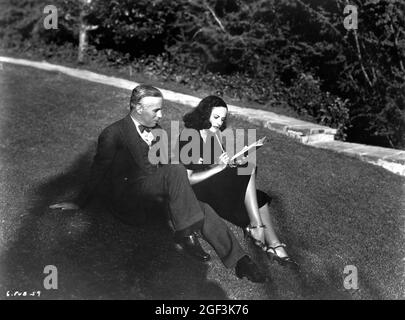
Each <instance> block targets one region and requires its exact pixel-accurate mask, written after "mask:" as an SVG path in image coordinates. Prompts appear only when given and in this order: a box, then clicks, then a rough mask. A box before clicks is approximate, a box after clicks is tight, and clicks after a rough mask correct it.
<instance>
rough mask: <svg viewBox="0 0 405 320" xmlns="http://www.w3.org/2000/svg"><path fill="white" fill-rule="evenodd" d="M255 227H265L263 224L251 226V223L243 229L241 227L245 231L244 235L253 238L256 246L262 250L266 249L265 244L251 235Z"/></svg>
mask: <svg viewBox="0 0 405 320" xmlns="http://www.w3.org/2000/svg"><path fill="white" fill-rule="evenodd" d="M257 228H266V226H265V225H263V224H262V225H259V226H252V225H251V224H249V225H248V226H247V227H246V228H245V229H243V231H244V233H245V237H247V236H249V237H250V238H251V239H252V240H253V243H254V244H255V245H256V246H258V247H259V248H260V249H262V250H263V251H266V250H267V247H266V244H265V243H264V242H263V241H261V240H259V239H256V238H255V237H254V236H253V229H257Z"/></svg>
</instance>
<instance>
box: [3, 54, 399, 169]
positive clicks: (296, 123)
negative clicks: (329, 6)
mask: <svg viewBox="0 0 405 320" xmlns="http://www.w3.org/2000/svg"><path fill="white" fill-rule="evenodd" d="M0 63H11V64H17V65H22V66H28V67H34V68H37V69H42V70H47V71H56V72H61V73H63V74H66V75H69V76H72V77H75V78H79V79H84V80H88V81H92V82H97V83H102V84H105V85H110V86H114V87H118V88H121V89H127V90H132V89H133V88H134V87H135V86H137V85H138V84H139V83H137V82H134V81H130V80H125V79H121V78H116V77H110V76H106V75H102V74H98V73H95V72H92V71H88V70H82V69H75V68H69V67H64V66H61V65H55V64H50V63H48V62H46V61H42V62H39V61H30V60H25V59H15V58H11V57H2V56H0ZM0 67H1V65H0ZM0 72H1V68H0ZM159 90H161V91H162V93H163V96H164V98H165V100H168V101H172V102H176V103H180V104H183V105H186V106H190V107H194V106H196V105H197V104H198V103H199V101H200V100H201V99H200V98H198V97H194V96H191V95H187V94H182V93H178V92H174V91H170V90H166V89H160V88H159ZM228 108H229V112H230V113H231V114H232V115H234V116H236V117H238V118H241V119H244V120H247V121H249V122H251V123H254V124H257V125H261V126H263V127H265V128H268V129H269V130H273V131H277V132H279V133H282V134H285V135H287V136H290V137H292V138H295V139H297V140H299V141H300V142H301V143H304V144H309V145H311V146H313V147H316V148H322V149H328V150H332V151H334V152H338V153H342V154H345V155H347V156H350V157H355V158H358V159H359V160H361V161H365V162H369V163H372V164H375V165H378V166H381V167H383V168H385V169H387V170H389V171H391V172H393V173H395V174H398V175H401V176H405V151H402V150H396V149H390V148H381V147H374V146H368V145H362V144H357V143H348V142H342V141H335V140H334V136H335V134H336V129H332V128H329V127H326V126H321V125H318V124H315V123H311V122H306V121H302V120H298V119H295V118H291V117H287V116H283V115H279V114H276V113H274V112H270V111H266V110H258V109H251V108H242V107H238V106H235V105H228Z"/></svg>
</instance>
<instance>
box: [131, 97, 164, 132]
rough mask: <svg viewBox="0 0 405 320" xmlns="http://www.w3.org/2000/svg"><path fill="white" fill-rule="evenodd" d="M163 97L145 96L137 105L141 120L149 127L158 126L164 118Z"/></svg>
mask: <svg viewBox="0 0 405 320" xmlns="http://www.w3.org/2000/svg"><path fill="white" fill-rule="evenodd" d="M162 105H163V99H162V98H160V97H144V98H142V99H141V101H139V104H138V105H137V112H138V115H139V120H140V122H141V123H142V124H143V125H144V126H147V127H154V126H156V125H157V124H158V123H159V121H160V119H161V118H162Z"/></svg>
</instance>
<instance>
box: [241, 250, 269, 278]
mask: <svg viewBox="0 0 405 320" xmlns="http://www.w3.org/2000/svg"><path fill="white" fill-rule="evenodd" d="M235 273H236V276H237V277H238V278H239V279H242V278H244V277H246V278H248V280H250V281H252V282H256V283H263V282H265V281H266V276H265V275H264V274H263V273H262V272H261V271H260V270H259V268H258V267H257V265H256V264H255V263H254V262H253V261H252V260H251V259H250V258H249V257H248V256H244V257H242V258H241V259H239V261H238V262H237V263H236V267H235Z"/></svg>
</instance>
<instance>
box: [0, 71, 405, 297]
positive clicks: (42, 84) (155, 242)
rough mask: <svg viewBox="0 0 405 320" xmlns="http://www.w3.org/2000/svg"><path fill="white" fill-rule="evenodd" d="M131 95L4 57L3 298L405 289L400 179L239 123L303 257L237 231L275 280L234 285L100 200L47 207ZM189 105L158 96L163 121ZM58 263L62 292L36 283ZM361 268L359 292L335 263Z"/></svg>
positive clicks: (284, 234)
mask: <svg viewBox="0 0 405 320" xmlns="http://www.w3.org/2000/svg"><path fill="white" fill-rule="evenodd" d="M129 97H130V92H129V91H126V90H120V89H116V88H113V87H108V86H104V85H99V84H93V83H90V82H86V81H82V80H77V79H72V78H69V77H67V76H64V75H61V74H58V73H49V72H43V71H38V70H35V69H31V68H22V67H16V66H11V65H6V64H4V65H3V70H1V71H0V124H1V127H0V130H1V142H0V148H1V149H0V150H1V153H0V161H1V162H0V164H1V166H0V170H1V171H0V172H1V173H0V174H1V181H0V188H1V189H0V191H1V194H2V197H1V202H0V206H1V212H0V223H1V225H0V227H1V229H0V241H1V242H0V245H1V247H0V250H1V251H0V259H1V260H0V263H1V265H0V271H1V272H0V285H1V287H0V290H1V292H0V297H1V298H5V295H6V294H5V293H6V291H7V290H41V294H42V296H41V297H42V298H51V299H53V298H63V299H71V298H79V299H89V298H96V299H113V298H121V299H159V298H160V299H227V298H230V299H336V298H343V299H351V298H354V299H372V298H374V299H387V298H393V299H403V297H404V263H403V258H404V256H405V255H404V237H403V235H404V207H405V206H404V196H405V193H404V192H405V190H404V182H405V179H404V178H402V177H399V176H396V175H394V174H392V173H390V172H388V171H386V170H384V169H382V168H380V167H376V166H373V165H370V164H366V163H362V162H360V161H358V160H356V159H351V158H348V157H345V156H342V155H337V154H335V153H333V152H329V151H326V150H318V149H315V148H312V147H309V146H304V145H301V144H299V143H297V142H296V141H294V140H292V139H289V138H287V137H285V136H282V135H279V134H277V133H274V132H270V131H268V130H264V129H262V128H259V127H257V126H255V125H252V124H249V123H247V122H244V121H240V120H238V119H234V118H231V119H230V121H229V124H230V126H232V127H234V128H256V129H257V130H258V132H257V136H258V137H260V136H262V135H267V136H268V138H269V142H268V144H267V145H266V146H264V147H263V148H261V149H260V150H259V151H258V154H257V155H258V164H259V175H258V176H259V179H258V185H259V187H260V188H261V189H262V190H264V191H266V192H268V193H269V194H270V195H271V196H272V198H273V202H272V206H271V209H272V212H273V214H274V220H275V223H276V227H277V230H278V232H279V235H280V238H281V239H282V240H283V241H284V242H286V243H287V245H288V247H289V252H290V253H291V254H292V255H293V256H294V257H295V258H296V260H297V261H298V262H299V263H300V264H301V272H300V273H294V272H292V271H290V270H286V269H284V268H282V267H280V266H279V265H277V264H275V263H272V262H270V261H268V260H267V258H266V257H265V256H264V254H263V253H262V252H259V251H258V250H256V249H255V248H254V247H252V245H251V244H250V243H249V242H247V241H245V240H244V239H243V236H242V232H241V230H239V229H237V228H235V227H232V229H233V231H234V232H235V233H236V235H237V237H238V239H240V240H241V242H242V244H243V246H244V247H245V248H246V250H247V251H248V252H249V254H251V255H252V257H253V258H254V259H255V261H256V262H258V263H259V265H260V267H261V268H262V270H264V271H265V272H267V273H268V274H269V276H270V278H271V280H270V281H269V282H267V283H266V284H260V285H256V284H252V283H249V282H248V281H246V280H244V281H240V280H238V279H237V278H236V277H235V276H234V272H233V270H226V269H225V268H224V267H223V266H222V264H221V263H220V261H219V260H218V258H217V257H216V256H215V253H214V252H213V251H212V249H211V248H210V247H209V246H208V245H207V244H206V243H204V246H205V248H206V249H207V250H209V251H210V253H211V254H212V255H213V257H214V259H213V261H212V262H210V263H209V264H200V263H198V262H195V261H194V260H192V259H190V258H188V257H187V256H185V255H184V254H182V253H181V252H178V251H176V250H175V249H174V246H173V241H172V238H171V235H170V232H169V230H168V228H167V226H166V225H165V223H164V222H160V221H158V222H156V223H155V224H147V225H145V226H128V225H125V224H123V223H121V222H120V221H118V220H116V219H115V218H113V217H112V216H111V215H110V214H109V213H108V212H107V211H106V210H105V209H104V208H102V207H101V206H100V205H98V204H97V203H94V204H93V205H92V206H90V207H89V208H86V210H80V211H78V212H60V211H59V212H58V211H52V210H50V209H48V205H49V204H51V203H54V202H56V201H60V200H65V199H69V197H71V196H72V195H74V194H75V193H76V192H77V191H78V190H79V189H80V185H81V184H82V183H83V182H84V181H85V178H86V175H87V173H88V169H89V165H90V163H91V159H92V157H93V155H94V150H95V146H96V139H97V136H98V134H99V133H100V132H101V130H102V129H103V128H104V127H105V126H107V125H109V124H110V123H112V122H113V121H115V120H118V119H120V118H121V117H123V116H125V115H126V112H127V110H128V109H127V107H128V101H129ZM187 110H188V108H187V107H184V106H181V105H177V104H173V103H170V102H167V103H166V106H165V110H164V116H165V120H164V121H163V124H162V126H163V127H165V128H170V121H171V120H179V119H181V116H182V115H183V114H184V113H185V112H186V111H187ZM45 265H55V266H57V268H58V272H59V283H58V285H59V288H58V290H44V288H43V283H42V282H43V279H44V276H45V275H44V274H43V268H44V266H45ZM347 265H354V266H356V267H357V270H358V276H359V280H358V286H359V289H358V290H357V291H353V290H345V288H344V286H343V282H344V277H345V276H346V275H345V274H344V273H343V271H344V268H345V267H346V266H347Z"/></svg>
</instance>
